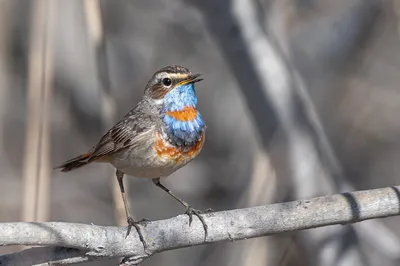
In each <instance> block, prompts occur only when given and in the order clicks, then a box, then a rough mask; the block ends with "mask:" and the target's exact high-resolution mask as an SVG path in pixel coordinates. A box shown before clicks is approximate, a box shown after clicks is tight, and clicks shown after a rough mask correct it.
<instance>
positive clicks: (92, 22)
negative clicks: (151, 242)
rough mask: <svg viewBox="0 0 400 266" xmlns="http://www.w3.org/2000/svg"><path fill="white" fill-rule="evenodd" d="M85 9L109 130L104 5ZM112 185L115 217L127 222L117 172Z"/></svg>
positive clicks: (90, 0) (91, 2) (94, 0)
mask: <svg viewBox="0 0 400 266" xmlns="http://www.w3.org/2000/svg"><path fill="white" fill-rule="evenodd" d="M84 11H85V18H86V24H87V30H88V33H89V36H90V41H91V44H92V45H93V47H94V50H95V53H96V65H97V77H98V81H99V84H100V86H101V92H102V106H101V108H102V112H101V114H102V116H101V119H102V123H103V127H104V130H108V129H109V128H110V127H111V126H112V123H113V121H114V119H115V111H116V110H115V106H116V104H115V98H114V97H113V95H112V89H111V81H110V75H109V70H108V60H107V50H106V40H105V34H104V27H103V23H102V21H103V16H102V7H101V4H100V1H99V0H85V2H84ZM110 175H111V178H110V179H111V186H112V195H113V201H114V209H115V218H116V221H117V224H118V225H123V224H126V215H125V208H124V204H123V201H122V198H121V192H120V190H119V185H118V182H117V181H116V176H115V173H114V172H113V173H111V174H110ZM124 182H125V191H126V193H129V192H128V191H129V185H128V182H129V180H128V179H125V180H124Z"/></svg>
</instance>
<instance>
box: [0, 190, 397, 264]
mask: <svg viewBox="0 0 400 266" xmlns="http://www.w3.org/2000/svg"><path fill="white" fill-rule="evenodd" d="M399 208H400V187H388V188H382V189H374V190H365V191H358V192H354V193H342V194H336V195H333V196H325V197H318V198H313V199H310V200H300V201H292V202H286V203H278V204H271V205H266V206H259V207H252V208H246V209H236V210H231V211H222V212H214V213H208V214H205V215H204V219H205V221H206V223H207V224H208V238H207V239H206V241H204V230H203V226H202V224H201V223H200V222H199V220H198V219H195V220H194V221H193V223H192V226H191V227H189V225H188V218H187V215H179V216H177V217H174V218H171V219H168V220H160V221H153V222H148V223H146V224H144V225H142V226H143V230H142V232H143V236H144V238H145V241H146V242H147V246H148V248H147V250H143V245H142V243H141V242H140V240H139V238H138V236H137V233H136V232H135V231H133V232H132V233H131V234H130V235H129V236H128V237H126V228H125V227H112V226H96V225H86V224H73V223H24V222H20V223H0V245H3V246H5V245H42V246H51V247H49V248H33V249H31V250H26V251H23V252H19V253H13V254H8V255H3V256H1V257H0V265H42V264H44V263H50V262H51V263H55V262H57V263H61V262H62V263H65V264H71V263H77V262H84V261H88V260H101V259H108V258H115V257H129V258H132V259H130V261H133V262H132V263H139V262H141V261H142V260H144V259H146V258H148V257H149V256H151V255H153V254H155V253H159V252H163V251H167V250H172V249H178V248H184V247H192V246H196V245H203V244H207V243H214V242H220V241H234V240H242V239H248V238H254V237H261V236H267V235H273V234H279V233H285V232H293V231H298V230H304V229H310V228H316V227H322V226H328V225H335V224H342V225H343V224H347V223H356V222H360V221H364V220H367V219H374V218H383V217H388V216H395V215H399V214H400V209H399ZM54 246H59V247H63V248H57V249H54ZM79 250H80V251H79ZM43 254H45V255H43ZM49 254H52V255H51V256H50V257H48V259H47V260H46V258H47V255H49ZM126 261H128V260H126Z"/></svg>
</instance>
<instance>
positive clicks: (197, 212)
mask: <svg viewBox="0 0 400 266" xmlns="http://www.w3.org/2000/svg"><path fill="white" fill-rule="evenodd" d="M185 214H187V215H188V216H189V226H191V225H192V221H193V214H194V215H196V216H197V217H198V218H199V220H200V222H201V223H202V224H203V228H204V232H205V236H204V239H206V238H207V235H208V230H207V229H208V226H207V224H206V222H205V221H204V218H203V217H202V216H201V215H200V214H204V212H203V211H201V210H196V209H194V208H193V207H192V206H187V207H186V212H185Z"/></svg>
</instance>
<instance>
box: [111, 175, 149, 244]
mask: <svg viewBox="0 0 400 266" xmlns="http://www.w3.org/2000/svg"><path fill="white" fill-rule="evenodd" d="M116 176H117V180H118V184H119V189H120V191H121V195H122V200H123V201H124V207H125V214H126V218H127V222H128V231H127V232H126V236H128V235H129V233H130V232H131V229H132V226H133V227H135V229H136V231H137V233H138V235H139V239H140V241H141V242H142V243H143V245H144V247H145V249H146V246H147V245H146V242H145V241H144V238H143V235H142V232H141V231H140V228H139V226H138V225H137V224H138V223H139V222H136V221H135V220H134V219H133V218H132V216H131V215H130V213H129V209H128V204H127V200H126V193H125V188H124V182H123V178H124V173H123V172H121V171H119V170H117V172H116Z"/></svg>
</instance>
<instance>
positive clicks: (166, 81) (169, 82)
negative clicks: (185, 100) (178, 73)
mask: <svg viewBox="0 0 400 266" xmlns="http://www.w3.org/2000/svg"><path fill="white" fill-rule="evenodd" d="M162 83H163V84H164V86H166V87H169V86H171V84H172V80H171V79H170V78H164V79H163V80H162Z"/></svg>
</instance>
